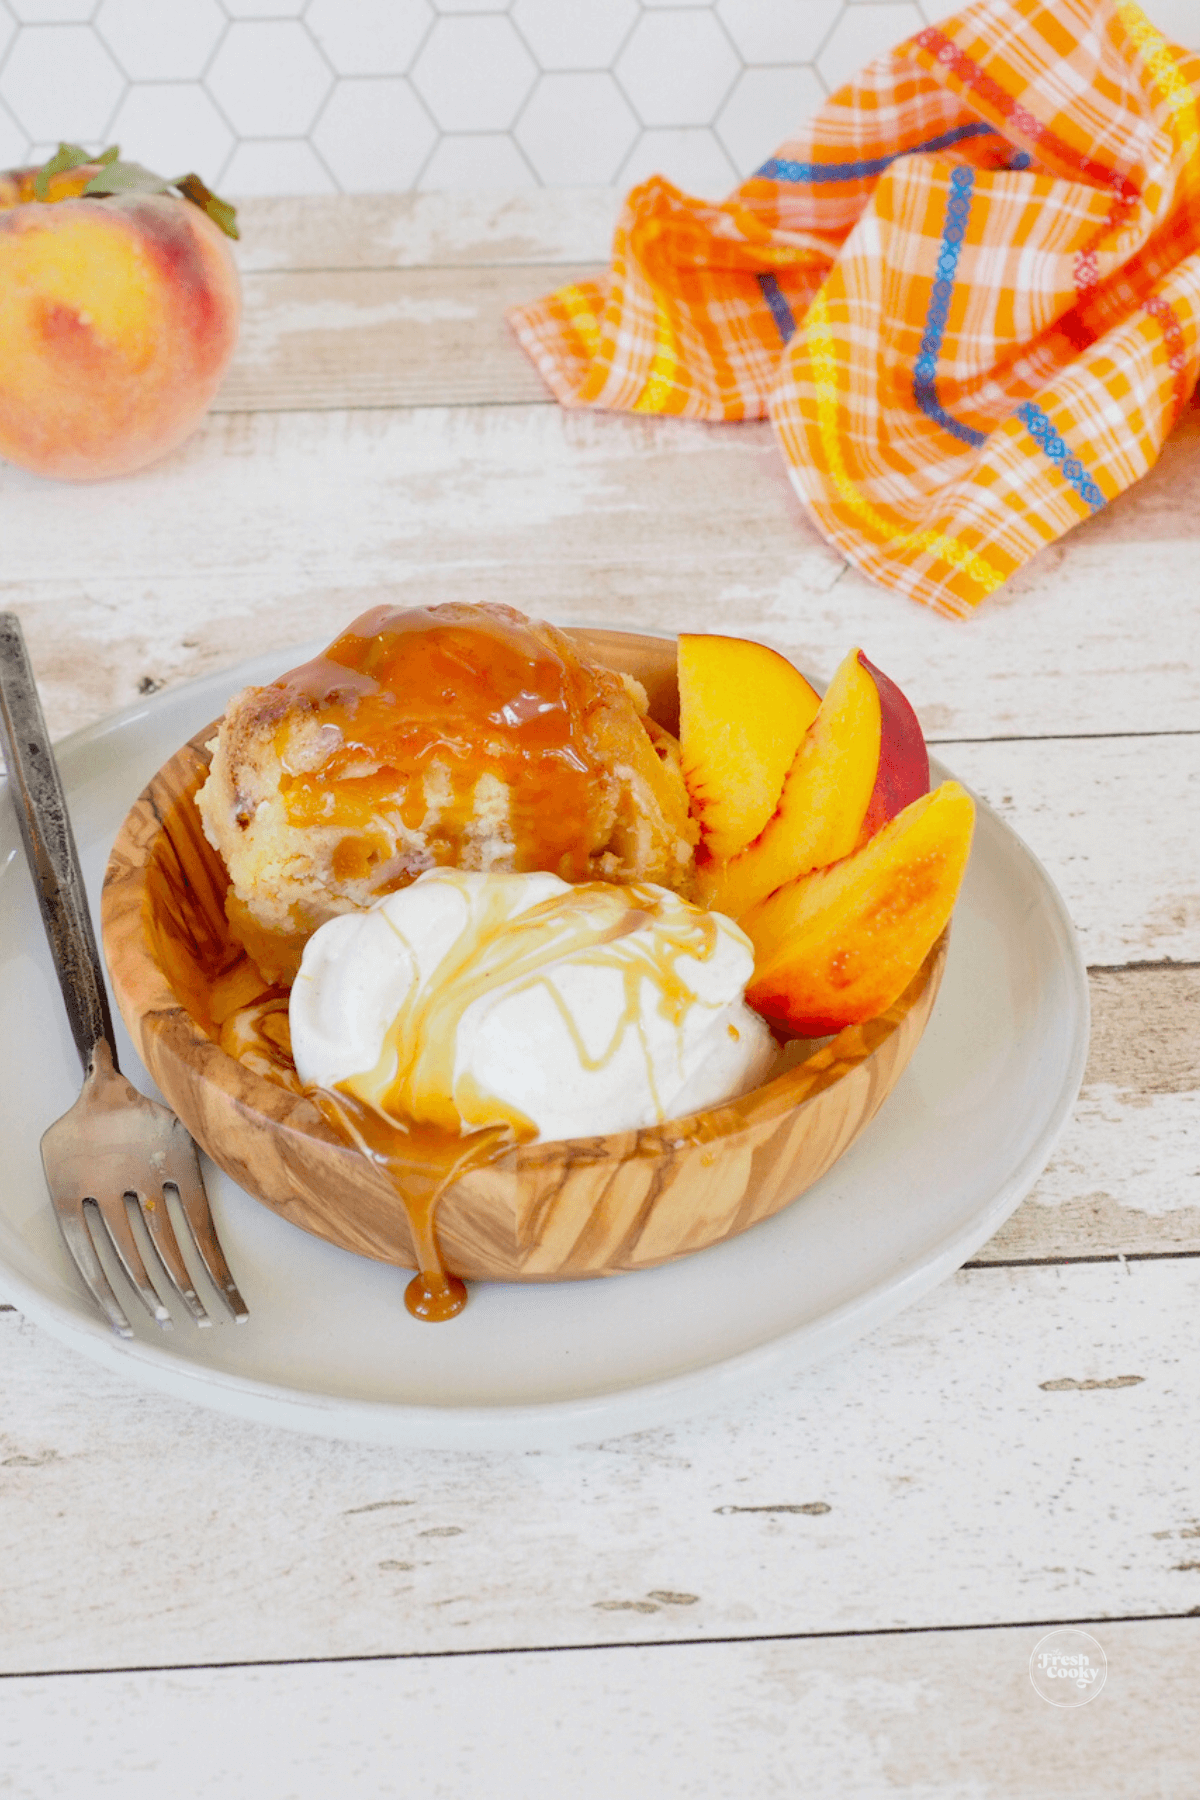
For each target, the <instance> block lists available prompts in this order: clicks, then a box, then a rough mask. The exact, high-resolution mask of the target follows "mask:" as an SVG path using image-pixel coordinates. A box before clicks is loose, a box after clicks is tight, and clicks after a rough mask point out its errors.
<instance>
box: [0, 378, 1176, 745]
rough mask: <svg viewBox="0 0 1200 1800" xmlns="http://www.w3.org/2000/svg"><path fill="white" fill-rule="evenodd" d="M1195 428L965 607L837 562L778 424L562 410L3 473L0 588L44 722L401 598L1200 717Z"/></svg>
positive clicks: (1141, 725) (212, 424) (289, 432)
mask: <svg viewBox="0 0 1200 1800" xmlns="http://www.w3.org/2000/svg"><path fill="white" fill-rule="evenodd" d="M1198 452H1200V413H1189V414H1188V416H1187V420H1186V422H1185V425H1184V426H1182V427H1181V428H1180V430H1179V432H1177V433H1176V436H1175V437H1174V438H1173V439H1172V440H1171V442H1170V444H1168V446H1167V450H1166V453H1165V455H1164V458H1163V461H1162V462H1161V463H1160V465H1159V467H1158V468H1157V469H1156V470H1154V471H1153V472H1152V474H1151V475H1149V476H1148V477H1147V478H1146V480H1145V481H1144V482H1142V483H1141V484H1140V485H1139V486H1138V487H1137V488H1136V489H1134V490H1133V491H1132V492H1131V493H1129V494H1127V495H1125V496H1124V497H1123V498H1122V499H1121V500H1119V501H1117V502H1116V503H1115V504H1114V505H1113V506H1112V507H1111V508H1109V509H1108V510H1107V511H1106V513H1105V514H1103V515H1100V516H1098V517H1097V518H1096V519H1094V520H1092V521H1090V522H1089V523H1087V524H1085V525H1082V526H1081V527H1080V528H1079V529H1078V530H1077V531H1075V532H1073V533H1071V534H1070V535H1069V536H1068V537H1067V538H1065V539H1063V540H1062V542H1061V543H1060V544H1058V545H1056V546H1054V547H1053V548H1052V549H1051V550H1049V551H1047V552H1045V553H1044V554H1043V555H1042V556H1040V557H1038V558H1036V559H1035V560H1034V562H1033V563H1031V564H1030V565H1029V567H1028V568H1027V569H1025V570H1024V571H1023V572H1022V573H1021V574H1020V575H1019V576H1018V577H1016V578H1015V580H1014V581H1013V582H1010V583H1009V584H1008V585H1007V586H1006V587H1005V588H1003V589H1002V590H1001V591H1000V592H999V593H997V594H996V595H993V596H992V598H991V599H990V600H989V601H988V602H987V603H986V605H985V606H984V607H982V608H981V609H980V611H979V613H978V614H977V615H976V616H975V617H973V618H972V619H970V620H968V621H966V622H965V623H963V624H953V623H950V622H948V621H946V620H944V619H941V618H939V617H937V616H936V615H934V614H933V613H931V612H929V611H928V610H927V609H924V608H921V607H918V606H915V605H914V604H912V603H911V602H910V601H907V600H903V599H901V598H899V597H898V596H897V595H895V594H891V593H888V592H887V591H885V590H884V589H882V588H879V587H877V586H875V585H874V584H873V583H871V582H868V581H866V580H865V579H864V578H863V577H861V576H859V575H857V574H856V573H854V572H853V571H849V570H848V569H847V567H846V565H845V564H844V563H843V561H842V560H841V558H840V557H839V556H838V555H837V554H836V553H835V552H834V551H833V550H832V549H831V548H830V547H829V545H827V544H826V543H825V542H824V540H823V539H822V538H821V537H820V536H819V534H818V533H817V531H816V530H815V528H814V527H813V525H812V524H811V523H810V521H809V520H808V518H807V516H806V514H805V513H804V512H803V510H802V508H801V506H800V504H799V502H798V501H797V500H796V498H795V496H794V494H793V493H792V490H791V486H790V483H789V482H788V479H787V476H786V474H785V472H784V468H783V463H782V459H781V457H780V456H779V453H778V451H777V450H776V448H775V445H774V442H773V440H772V436H771V431H770V427H769V426H766V425H740V426H737V425H734V426H706V425H697V424H692V423H689V422H686V421H680V420H675V419H641V418H627V417H614V416H603V415H599V414H591V413H582V414H564V413H563V412H561V411H560V410H559V409H558V408H557V407H546V406H519V407H466V408H449V409H446V408H415V409H409V410H407V411H395V412H390V411H384V412H361V413H355V412H335V413H320V414H313V413H276V414H272V415H238V416H230V415H226V416H223V417H211V418H210V419H209V420H208V421H207V423H206V424H205V426H204V427H203V428H202V430H201V431H200V432H199V433H198V434H197V436H196V437H195V438H193V439H192V440H191V441H190V443H188V444H187V445H185V446H184V447H183V448H182V449H181V450H180V451H179V452H178V453H177V454H176V455H175V456H173V457H171V458H169V459H168V460H167V461H166V462H164V463H161V464H159V465H158V466H157V467H155V468H151V469H147V470H145V471H143V472H142V473H141V474H140V475H138V476H135V477H131V478H130V479H129V481H128V482H126V483H121V484H112V483H109V484H104V483H97V484H94V485H92V486H86V485H85V486H79V487H75V488H72V489H70V490H69V491H64V490H63V489H62V488H61V487H59V486H56V484H54V483H52V482H47V481H39V480H37V479H36V478H35V477H34V476H32V475H28V474H25V473H24V472H23V471H21V470H18V469H12V468H0V531H2V532H3V542H4V546H5V551H4V565H3V570H2V571H0V598H2V599H3V601H4V604H5V605H6V606H7V607H9V608H11V609H12V610H15V611H16V612H17V613H18V614H19V615H20V617H21V619H22V623H23V625H24V627H25V631H26V636H27V639H28V642H29V645H30V651H31V654H32V656H33V659H34V664H35V667H36V668H37V671H38V675H39V679H40V680H41V682H42V686H43V693H44V696H45V701H46V706H47V713H48V717H49V720H50V725H51V730H52V732H53V733H54V734H55V735H56V736H57V735H61V734H62V733H63V732H64V731H66V730H69V729H71V728H72V727H74V726H78V725H83V724H86V723H89V722H91V721H92V720H95V719H97V718H100V717H102V716H103V715H104V714H105V713H106V712H110V711H112V710H114V709H115V708H117V707H119V706H124V705H127V704H129V703H131V702H133V701H136V700H137V699H138V697H139V694H140V693H141V692H145V691H152V690H153V689H154V688H157V687H162V686H164V685H168V684H174V683H178V682H180V681H183V680H186V679H188V677H189V676H193V675H200V674H205V673H208V672H209V671H211V670H213V669H216V668H220V667H228V666H229V665H230V664H232V663H234V662H236V661H238V660H239V658H241V657H243V656H246V655H249V654H251V653H252V652H254V651H257V650H265V649H269V648H272V647H285V646H287V645H288V644H294V643H297V642H299V641H301V640H303V639H305V638H308V637H314V636H332V635H333V633H334V632H335V631H336V630H337V629H338V628H339V627H340V626H341V625H343V624H344V622H345V621H346V620H347V619H350V618H353V617H354V616H355V614H356V613H358V612H361V611H363V610H365V609H366V607H368V606H369V605H372V604H374V603H375V602H376V601H377V600H379V599H380V598H382V597H384V596H386V595H389V594H397V595H403V596H405V597H406V598H407V599H409V600H410V601H411V600H413V599H417V600H419V601H421V602H422V603H425V602H428V601H429V600H431V599H436V600H454V599H465V600H506V601H509V602H511V603H512V604H514V605H516V606H517V607H518V608H520V610H521V611H523V612H527V613H530V614H533V615H534V616H541V617H546V618H550V619H553V620H555V621H557V622H559V623H562V624H597V623H603V624H607V625H627V626H628V627H629V628H630V629H633V630H639V631H661V632H674V631H679V630H706V631H736V632H739V633H741V634H744V635H746V636H751V637H758V638H762V639H763V640H764V641H766V642H768V643H770V644H773V645H774V646H776V647H777V648H779V649H781V650H783V651H785V652H786V653H787V654H789V655H792V656H794V657H795V659H796V660H797V662H798V663H799V664H800V666H801V667H802V668H805V669H809V670H811V671H812V672H813V673H815V674H826V675H828V674H830V673H832V671H833V669H834V668H836V666H837V664H838V662H839V661H840V660H841V658H842V656H843V655H844V654H845V652H846V649H847V648H848V647H849V645H851V644H854V643H857V644H861V645H862V646H863V648H864V649H865V650H866V651H867V654H868V655H869V656H870V657H871V659H872V661H874V662H875V663H876V664H877V665H878V666H879V667H880V668H882V669H884V670H886V672H887V673H888V674H889V675H890V676H891V677H892V679H893V680H895V681H898V682H899V683H900V685H901V686H902V687H903V689H904V691H905V692H906V693H907V694H908V695H909V697H910V698H911V699H912V701H913V703H914V705H915V706H916V708H917V711H918V713H919V714H920V717H921V721H922V724H923V725H924V727H925V730H926V733H927V735H929V736H931V737H933V738H935V739H937V738H942V739H965V738H987V737H1013V736H1017V737H1035V738H1041V737H1044V736H1047V735H1053V736H1056V737H1057V736H1062V735H1082V734H1101V735H1107V734H1114V733H1153V732H1159V731H1195V730H1196V729H1197V724H1198V721H1200V609H1198V608H1197V607H1196V605H1195V600H1194V583H1195V562H1196V544H1197V537H1196V533H1197V530H1198V529H1200V527H1198V525H1197V521H1200V454H1198ZM131 519H135V520H136V529H135V528H134V527H133V526H131V524H130V520H131Z"/></svg>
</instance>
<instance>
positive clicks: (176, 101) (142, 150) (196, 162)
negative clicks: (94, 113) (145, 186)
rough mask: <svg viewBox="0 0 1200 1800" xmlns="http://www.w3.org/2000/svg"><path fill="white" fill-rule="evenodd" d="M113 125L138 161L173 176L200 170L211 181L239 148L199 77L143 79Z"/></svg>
mask: <svg viewBox="0 0 1200 1800" xmlns="http://www.w3.org/2000/svg"><path fill="white" fill-rule="evenodd" d="M110 129H111V132H112V136H113V141H114V142H115V143H118V144H120V146H121V151H122V154H123V155H125V156H128V157H129V158H130V159H131V160H132V161H133V162H140V163H144V164H145V166H146V168H148V169H154V170H156V171H157V172H158V174H160V175H166V176H167V177H171V176H173V175H186V174H188V173H189V171H191V170H195V172H196V174H197V175H199V176H200V177H201V179H202V180H204V181H207V182H209V183H210V184H211V183H213V182H215V181H216V179H217V175H218V173H219V171H220V170H221V169H222V168H223V166H224V163H225V158H226V157H227V156H228V155H229V152H230V150H231V149H232V148H233V133H232V131H230V129H229V127H228V125H227V124H226V123H225V121H224V119H223V118H222V117H221V115H220V113H219V112H218V111H217V109H216V107H215V106H214V105H213V103H212V101H211V99H210V98H209V96H208V94H207V93H206V92H205V90H204V89H203V88H202V87H201V86H200V85H199V84H198V83H196V82H182V81H164V82H155V81H143V82H139V83H138V84H137V85H136V86H135V87H131V88H130V89H129V91H128V93H127V94H126V95H125V98H124V100H122V102H121V104H120V106H119V107H118V109H117V114H116V117H115V118H114V120H113V122H112V125H111V127H110Z"/></svg>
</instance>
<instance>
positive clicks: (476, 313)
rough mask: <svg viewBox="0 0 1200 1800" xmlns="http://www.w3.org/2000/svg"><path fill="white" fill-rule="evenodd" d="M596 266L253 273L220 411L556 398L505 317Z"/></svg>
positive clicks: (246, 284)
mask: <svg viewBox="0 0 1200 1800" xmlns="http://www.w3.org/2000/svg"><path fill="white" fill-rule="evenodd" d="M594 272H595V271H594V268H593V267H592V266H590V265H589V266H588V267H586V268H579V267H564V268H562V269H553V270H552V269H549V268H544V267H543V268H540V269H539V268H534V269H530V268H526V267H523V266H518V267H516V268H511V267H507V266H504V265H500V266H498V267H493V268H488V267H483V268H472V269H424V268H422V269H382V270H381V269H354V270H343V269H332V270H329V269H326V270H320V271H317V272H315V273H314V272H301V273H293V272H291V271H279V272H275V273H270V274H254V275H250V276H248V277H247V279H246V280H245V282H244V284H243V286H244V311H243V315H242V330H241V336H240V339H239V341H238V348H237V354H236V356H235V357H234V360H233V364H232V367H231V368H230V371H229V374H228V375H227V376H226V378H225V381H224V383H223V384H222V387H221V391H220V393H219V394H218V395H217V398H216V400H215V401H214V403H213V410H214V411H215V412H218V413H229V412H234V413H237V412H301V411H304V410H306V409H316V410H318V411H321V410H332V409H335V408H339V407H385V406H469V405H472V404H484V405H496V404H513V403H517V402H526V403H528V402H539V401H540V402H542V403H543V404H552V401H551V397H550V394H549V392H548V391H547V389H546V386H545V383H544V382H543V381H542V378H541V376H540V375H539V374H538V372H537V370H536V369H535V368H534V366H533V364H532V362H530V360H529V358H528V357H527V356H526V355H525V353H524V351H523V350H522V349H521V348H520V346H519V345H518V344H517V341H516V339H515V338H514V336H513V334H512V332H511V331H510V330H509V327H508V325H507V324H506V322H505V317H504V315H505V313H506V311H507V309H508V308H509V307H510V306H514V305H516V304H517V303H518V302H519V301H524V300H531V299H534V298H536V296H537V295H538V294H539V293H541V292H543V291H544V290H545V289H546V288H547V287H552V286H556V285H557V284H559V283H560V282H565V281H574V280H577V279H578V278H579V277H581V276H583V275H589V274H592V273H594Z"/></svg>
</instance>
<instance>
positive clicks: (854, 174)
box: [510, 0, 1200, 617]
mask: <svg viewBox="0 0 1200 1800" xmlns="http://www.w3.org/2000/svg"><path fill="white" fill-rule="evenodd" d="M1198 99H1200V57H1197V56H1188V55H1186V54H1185V53H1184V52H1182V51H1180V50H1177V49H1173V48H1172V47H1171V46H1170V45H1169V44H1167V43H1166V41H1165V40H1164V39H1163V37H1162V36H1161V35H1160V33H1159V32H1157V31H1156V30H1155V29H1154V28H1153V26H1151V25H1150V24H1149V22H1148V21H1147V19H1146V18H1145V16H1144V14H1143V13H1142V12H1141V11H1140V10H1139V9H1138V7H1137V6H1136V5H1134V4H1133V3H1132V0H981V3H980V4H978V5H975V6H971V7H969V8H968V9H967V10H966V11H964V12H962V13H959V14H957V15H956V16H955V17H954V18H951V19H946V20H944V21H943V22H942V23H941V24H940V25H935V26H930V27H929V28H928V29H926V30H924V31H921V32H918V34H917V35H916V37H913V38H910V39H909V40H908V42H907V43H904V44H901V45H900V46H899V47H898V48H897V49H896V50H894V51H892V52H891V53H890V54H889V55H888V56H885V57H881V58H880V59H879V60H877V61H876V62H874V63H872V64H870V66H869V67H868V68H866V69H864V70H863V71H862V73H861V74H860V75H858V77H857V78H856V79H855V80H854V81H852V82H850V83H849V84H848V85H847V86H846V87H844V88H842V89H841V90H840V91H839V92H838V93H837V94H835V95H834V96H833V98H832V99H831V100H829V101H828V102H827V104H826V105H825V106H824V107H823V108H822V109H821V111H820V112H819V113H818V114H817V116H816V118H815V119H814V120H813V122H812V124H811V125H810V126H809V127H807V128H806V129H805V130H804V131H802V132H801V133H800V134H799V135H798V136H797V137H795V138H794V139H792V140H790V141H789V142H788V143H786V144H784V145H783V146H782V148H781V149H780V150H779V151H778V152H777V154H776V155H775V156H773V157H772V158H771V159H770V161H769V162H767V163H765V164H764V165H763V167H762V168H761V169H760V170H759V171H758V172H757V174H755V175H754V176H752V177H751V179H750V180H749V181H746V182H744V183H743V185H742V186H741V187H740V188H738V189H737V191H736V192H735V193H734V194H732V195H731V196H730V198H729V199H728V200H725V201H723V202H722V203H721V204H720V205H714V204H709V203H706V202H703V201H700V200H695V199H690V198H688V197H687V196H685V195H684V194H681V193H680V192H679V191H678V189H676V188H674V187H672V186H671V184H670V183H669V182H667V181H664V180H662V179H660V178H655V179H654V180H651V181H648V182H645V183H644V184H643V185H642V186H641V187H639V188H635V189H634V191H633V192H632V193H631V194H630V195H629V196H628V199H627V200H626V203H625V208H624V211H623V214H622V216H621V219H620V222H619V224H618V226H617V229H616V233H615V237H614V240H613V254H612V268H611V271H610V273H609V275H608V277H607V279H606V280H603V281H595V282H579V283H577V284H574V285H573V286H571V287H566V288H560V289H559V291H558V292H557V293H554V294H551V295H549V296H548V297H547V298H546V299H544V300H541V301H539V302H537V303H536V304H534V305H532V306H526V307H520V308H518V309H516V310H515V312H513V313H512V314H511V315H510V317H511V320H512V323H513V326H514V328H515V330H516V332H517V335H518V337H519V339H520V341H521V342H522V344H523V345H524V346H525V348H526V349H527V350H528V351H529V353H530V355H531V356H532V357H533V359H534V361H535V362H536V363H537V365H538V368H539V369H540V370H541V372H542V374H543V375H544V377H545V379H546V381H547V382H548V384H549V386H550V387H551V389H552V390H553V392H554V394H555V395H556V397H557V398H558V399H559V400H560V401H561V402H562V403H563V405H564V406H592V407H611V408H624V409H627V410H630V411H634V412H654V413H678V414H680V415H681V416H683V417H686V418H692V419H750V418H761V417H762V416H763V415H764V414H767V413H769V414H770V417H771V418H772V419H773V421H774V423H775V427H776V430H777V432H778V435H779V441H780V443H781V445H782V448H783V452H784V455H785V456H786V457H787V460H788V464H789V467H790V471H791V475H792V480H793V482H794V483H795V486H796V489H797V491H798V492H799V494H800V497H801V499H803V500H804V501H805V502H806V503H807V505H808V506H809V508H810V509H811V511H812V513H813V516H814V517H815V519H816V521H817V523H818V524H819V525H820V527H821V528H822V530H823V531H824V532H825V533H826V535H827V536H828V537H829V538H830V539H832V541H833V542H834V544H836V546H837V547H838V548H839V549H840V550H841V551H842V552H843V553H844V554H845V555H846V556H847V557H848V558H849V559H850V560H851V561H852V562H854V563H856V564H857V565H858V566H859V567H860V568H861V569H863V570H865V571H866V573H867V574H869V575H871V576H873V577H874V578H875V579H876V580H878V581H881V582H883V583H884V584H885V585H887V586H889V587H893V588H897V589H899V590H900V591H901V592H903V593H906V594H910V595H911V596H912V597H913V598H914V599H916V600H921V601H924V602H925V603H926V604H928V605H930V606H933V607H936V608H937V609H938V610H939V611H940V612H943V613H947V614H950V615H952V616H958V617H962V616H965V615H966V614H968V613H969V612H970V610H971V608H972V607H974V606H976V605H977V604H978V603H979V601H980V600H982V599H983V598H984V597H985V595H987V594H989V593H991V592H992V591H993V590H994V589H995V588H997V587H998V586H999V585H1000V583H1001V582H1003V581H1004V580H1006V579H1007V577H1008V576H1009V575H1011V574H1012V573H1013V571H1014V570H1015V569H1017V568H1019V567H1020V566H1021V564H1022V563H1024V562H1025V561H1027V560H1028V558H1029V557H1031V556H1032V555H1033V554H1034V552H1035V551H1036V550H1039V549H1041V547H1042V546H1043V545H1044V544H1048V543H1050V542H1051V541H1052V540H1053V539H1055V538H1057V537H1059V536H1061V535H1062V533H1063V532H1064V531H1067V530H1068V529H1069V528H1070V527H1071V526H1072V525H1074V524H1076V523H1077V522H1078V521H1079V520H1080V519H1085V518H1087V517H1088V516H1089V515H1090V514H1091V513H1093V512H1096V511H1098V510H1099V509H1100V508H1101V507H1102V506H1104V505H1105V504H1106V503H1107V502H1108V501H1109V500H1111V499H1113V498H1114V496H1115V495H1117V494H1119V493H1121V492H1122V491H1123V489H1125V488H1127V487H1129V486H1130V484H1131V483H1132V482H1134V481H1136V480H1137V479H1138V477H1139V476H1141V475H1143V474H1145V472H1146V470H1147V469H1149V468H1150V467H1151V465H1152V464H1153V463H1154V461H1155V458H1156V457H1157V455H1158V451H1159V449H1160V447H1161V445H1162V443H1163V440H1164V439H1165V437H1166V436H1167V433H1168V432H1169V431H1170V429H1171V426H1172V424H1173V423H1174V421H1175V419H1176V418H1177V417H1178V414H1179V411H1180V408H1181V407H1182V406H1184V405H1185V404H1186V402H1187V400H1188V398H1189V396H1190V394H1191V392H1192V389H1193V388H1194V387H1195V384H1196V380H1197V376H1198V375H1200V117H1198V113H1197V102H1198Z"/></svg>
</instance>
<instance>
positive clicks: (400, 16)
mask: <svg viewBox="0 0 1200 1800" xmlns="http://www.w3.org/2000/svg"><path fill="white" fill-rule="evenodd" d="M304 23H305V24H306V25H307V27H308V29H309V31H310V32H311V33H312V35H313V37H314V38H315V39H316V41H317V43H318V44H319V45H320V46H321V48H322V50H323V51H324V52H325V54H326V56H327V57H328V58H329V60H330V62H331V63H332V64H333V66H334V68H335V69H336V70H337V72H338V74H339V75H403V74H404V73H405V72H406V70H407V69H408V65H409V63H411V61H412V59H413V57H414V56H415V55H416V54H417V51H418V50H419V49H420V47H421V39H422V38H423V37H424V36H425V33H426V32H427V31H428V30H429V27H430V25H431V24H432V23H433V8H432V7H431V6H430V5H429V3H428V0H311V4H310V6H309V9H308V11H307V12H306V13H305V15H304Z"/></svg>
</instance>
